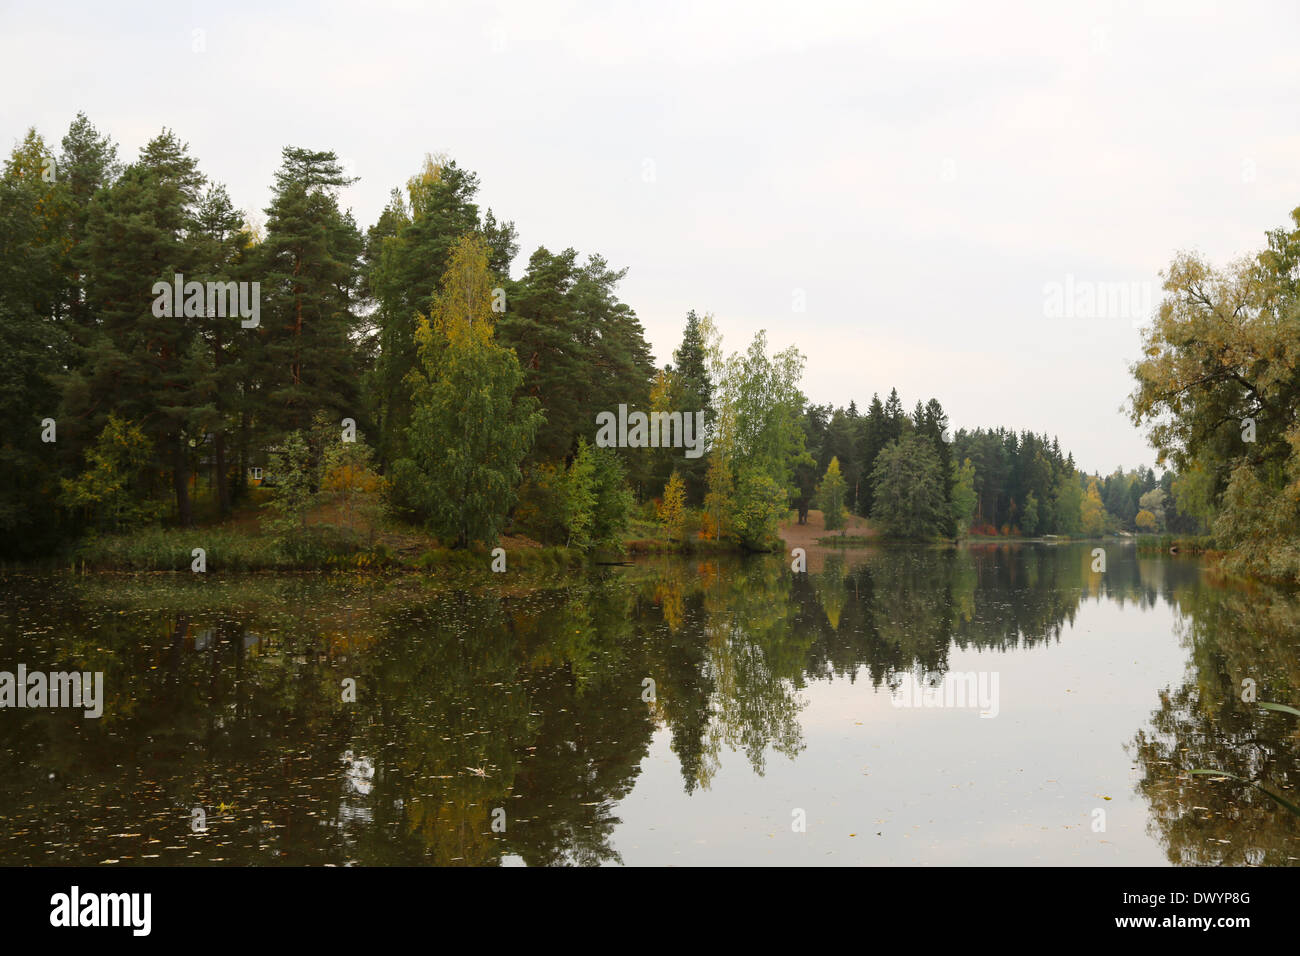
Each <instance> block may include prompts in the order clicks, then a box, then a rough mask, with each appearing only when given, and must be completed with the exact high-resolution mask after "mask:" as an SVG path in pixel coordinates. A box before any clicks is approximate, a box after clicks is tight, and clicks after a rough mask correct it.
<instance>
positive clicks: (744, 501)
mask: <svg viewBox="0 0 1300 956" xmlns="http://www.w3.org/2000/svg"><path fill="white" fill-rule="evenodd" d="M786 497H787V495H786V489H785V487H784V486H783V485H782V484H780V483H778V482H777V480H776V479H775V478H773V477H772V476H771V475H769V474H767V473H766V472H765V471H763V470H761V469H758V468H750V469H747V470H742V471H740V472H739V477H738V478H737V480H736V496H735V499H734V502H733V505H732V508H731V513H730V515H729V520H730V522H731V527H732V532H733V533H734V534H735V536H736V540H737V541H739V542H740V544H741V545H742V546H743V547H745V548H747V549H749V550H751V551H768V550H771V549H772V548H774V547H775V546H776V545H777V544H778V541H779V539H778V538H777V528H778V527H779V526H780V524H781V522H782V521H784V520H785V519H786V518H787V517H788V516H789V514H790V507H789V505H788V504H787V502H786Z"/></svg>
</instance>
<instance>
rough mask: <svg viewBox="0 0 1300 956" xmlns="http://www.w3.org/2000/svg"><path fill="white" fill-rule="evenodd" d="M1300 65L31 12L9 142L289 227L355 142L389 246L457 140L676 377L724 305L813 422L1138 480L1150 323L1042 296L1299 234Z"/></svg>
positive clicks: (1158, 45) (905, 16) (0, 77)
mask: <svg viewBox="0 0 1300 956" xmlns="http://www.w3.org/2000/svg"><path fill="white" fill-rule="evenodd" d="M195 30H202V31H204V33H203V34H202V40H203V43H202V44H201V45H203V46H204V47H205V49H203V50H202V51H201V52H196V51H195V49H194V47H195V45H196V40H195V34H194V32H193V31H195ZM1297 41H1300V5H1297V4H1295V3H1294V2H1280V3H1238V2H1234V3H1226V2H1225V3H1207V2H1198V0H1177V2H1168V3H1146V4H1121V3H1114V4H1110V3H1098V4H1063V3H1047V4H1044V3H1025V4H1005V3H987V2H986V3H981V4H977V5H976V4H957V3H952V4H936V3H917V2H907V3H898V4H892V5H874V4H873V5H866V4H862V3H844V4H829V3H822V4H818V3H808V2H800V3H789V4H772V3H764V2H742V3H735V4H715V3H707V2H701V0H686V2H677V0H656V2H655V3H653V4H637V5H635V6H634V5H631V4H626V5H625V4H614V3H574V2H565V3H555V2H544V0H536V2H531V3H530V2H523V3H485V4H468V3H453V2H441V3H439V2H433V3H416V2H388V3H384V2H370V3H363V4H356V5H353V4H343V3H327V4H322V5H316V4H305V3H304V4H285V5H282V6H278V7H277V5H275V4H270V3H248V2H242V0H237V2H220V3H217V2H195V3H190V4H186V3H160V4H138V5H135V6H134V8H133V9H132V10H131V11H130V12H126V11H124V10H123V9H120V8H119V7H118V5H116V4H90V3H86V4H65V5H60V6H59V7H56V6H55V5H54V4H50V3H48V2H39V3H18V4H15V3H9V2H5V0H0V84H3V89H4V90H5V91H6V95H5V96H4V97H3V98H0V135H2V136H4V137H5V140H4V142H3V143H2V144H0V145H3V146H4V147H5V148H6V150H7V148H8V147H9V146H10V145H11V144H12V142H13V141H15V140H17V139H18V138H20V137H21V136H22V134H23V132H24V131H25V130H26V128H27V127H28V126H31V125H35V126H36V127H37V128H38V129H39V130H40V132H41V133H42V134H44V135H45V136H46V138H47V140H49V141H52V142H53V143H55V144H57V142H58V140H59V139H60V138H61V137H62V135H63V133H64V132H65V131H66V129H67V126H68V124H69V122H70V121H71V119H72V117H73V116H74V115H75V113H76V111H77V110H78V109H82V110H85V111H86V113H87V114H88V115H89V117H90V119H91V120H92V121H93V122H94V123H95V124H96V125H97V126H98V127H99V128H100V129H101V130H103V131H105V132H108V133H110V134H111V135H112V136H113V137H114V138H115V139H116V140H117V141H118V143H119V144H120V146H121V148H122V155H123V157H124V158H127V159H131V158H134V157H135V155H136V153H137V151H138V150H139V148H140V146H142V145H143V144H144V143H145V142H146V141H147V140H148V139H149V138H150V137H151V136H153V135H155V134H156V133H157V132H158V130H159V129H160V128H161V127H162V126H164V125H166V126H170V127H172V128H173V129H174V130H175V131H176V132H177V134H178V135H179V136H181V138H182V139H184V140H186V141H187V142H188V143H189V144H190V147H191V151H192V152H193V154H194V155H196V156H197V157H198V158H199V160H200V162H201V164H202V168H203V169H204V171H205V172H206V173H207V174H208V175H209V176H210V177H211V178H213V179H215V180H217V181H220V182H224V183H225V184H226V185H227V187H228V188H229V190H230V193H231V196H232V198H233V200H234V201H235V203H236V204H237V205H240V206H244V207H246V208H249V209H255V210H259V211H260V210H261V208H262V207H264V206H265V205H266V203H267V201H268V197H269V187H270V184H271V182H272V176H273V173H274V170H275V169H276V167H277V166H278V164H279V155H280V149H281V147H283V146H285V145H296V146H307V147H313V148H326V149H333V150H335V151H336V152H337V153H338V154H339V155H340V156H341V157H343V158H345V159H347V160H349V161H350V162H351V164H352V168H353V171H354V172H355V174H356V175H359V176H361V177H362V178H361V181H360V182H359V183H357V184H356V185H355V186H353V187H351V188H350V189H349V190H347V191H346V193H345V203H346V204H348V205H350V206H351V207H352V208H353V210H354V212H355V215H356V217H357V220H358V223H359V224H360V225H361V226H362V228H365V227H366V226H368V225H369V224H370V223H371V222H373V221H374V219H375V218H376V217H377V215H378V213H379V211H380V209H381V208H382V206H383V204H384V202H385V201H386V199H387V195H388V192H389V190H390V189H391V188H392V187H394V186H398V185H401V184H403V183H404V182H405V180H406V178H407V177H408V176H410V175H411V174H412V173H413V172H415V171H416V170H417V169H418V167H419V165H420V162H421V159H422V157H423V155H424V154H425V153H426V152H438V151H445V152H447V153H448V154H450V155H451V156H452V157H453V158H455V159H456V160H457V162H458V163H460V164H461V165H462V166H464V167H467V168H469V169H471V170H474V171H475V172H477V173H478V174H479V176H480V179H481V183H482V190H481V192H480V195H479V199H480V201H481V203H482V205H483V206H485V207H486V206H491V207H493V209H494V210H495V211H496V212H497V213H498V216H503V217H504V218H507V219H513V220H514V221H515V223H516V226H517V227H518V230H519V237H520V245H521V252H520V256H519V258H518V259H517V260H516V262H515V274H516V275H518V274H519V273H520V272H521V271H522V269H523V267H524V265H525V264H526V262H527V257H528V255H529V254H530V253H531V252H532V251H533V249H535V248H536V247H537V246H538V245H546V246H547V247H548V248H550V249H552V250H559V249H563V248H565V247H566V246H573V247H574V248H576V249H578V250H579V251H580V252H583V253H588V252H598V253H600V254H602V255H604V256H605V257H606V258H607V259H608V260H609V261H610V263H611V264H613V265H614V266H616V267H622V266H627V267H629V269H630V271H629V273H628V276H627V278H626V279H625V280H624V283H623V285H622V286H621V289H620V292H621V296H622V298H623V299H624V300H625V301H627V302H628V303H629V304H630V305H631V306H632V307H633V308H634V309H635V310H636V311H637V314H638V315H639V316H640V318H641V321H642V323H643V324H644V325H645V327H646V332H647V336H648V338H649V341H650V344H651V346H652V348H653V350H654V353H655V356H656V358H657V359H658V360H659V361H660V362H663V361H664V360H666V359H667V358H668V356H669V354H670V352H671V350H672V349H673V348H674V347H675V345H676V344H677V342H678V340H679V338H680V334H681V327H682V323H683V321H684V317H685V313H686V311H687V310H688V309H691V308H694V309H697V310H699V311H711V312H713V313H714V314H715V315H716V316H717V318H718V321H719V325H720V326H721V328H722V330H723V332H724V333H725V335H726V339H727V346H728V348H729V349H730V350H735V349H740V348H743V347H744V345H745V344H747V342H748V340H749V338H750V337H751V336H752V334H753V332H754V331H755V330H757V329H759V328H766V329H767V330H768V333H769V338H770V341H771V343H772V344H773V346H776V347H782V346H784V345H787V344H791V343H793V344H795V345H797V346H798V347H799V348H800V349H801V350H802V351H803V352H804V353H805V354H806V355H807V356H808V365H807V373H806V377H805V381H804V386H805V392H806V393H807V394H808V396H809V397H810V398H811V399H812V400H814V401H817V402H832V403H835V404H847V403H848V401H849V400H850V399H857V401H858V404H859V406H860V407H864V406H865V405H866V403H867V402H868V401H869V399H870V397H871V393H872V391H880V392H882V393H887V392H888V390H889V387H890V386H891V385H896V386H897V387H898V389H899V392H900V394H901V395H902V397H903V400H904V402H905V404H906V405H907V407H908V408H909V409H910V407H911V406H912V404H914V403H915V401H916V400H917V399H918V398H929V397H930V396H932V395H933V396H935V397H937V398H938V399H939V400H940V401H941V402H942V403H943V405H944V407H945V408H946V409H947V410H948V413H949V415H950V417H951V418H952V421H953V425H954V427H960V426H967V427H973V426H975V425H981V424H982V425H989V426H994V425H1005V426H1008V427H1014V428H1017V429H1021V428H1028V429H1032V430H1034V431H1039V432H1042V431H1046V432H1048V433H1049V434H1056V435H1059V437H1060V439H1061V443H1062V445H1063V446H1064V447H1065V448H1067V449H1070V450H1073V452H1074V453H1075V457H1076V460H1077V461H1078V463H1079V464H1080V465H1081V466H1082V467H1084V468H1086V469H1087V470H1089V471H1092V470H1097V469H1100V470H1103V471H1109V470H1111V469H1113V468H1114V467H1115V466H1116V465H1119V464H1123V465H1124V466H1126V467H1131V466H1135V465H1137V464H1138V463H1140V462H1145V463H1148V464H1150V463H1152V461H1153V456H1152V453H1151V451H1150V449H1149V448H1148V447H1147V445H1146V443H1145V440H1144V439H1143V437H1142V436H1141V434H1140V433H1139V432H1137V430H1135V429H1134V428H1133V427H1132V426H1131V425H1129V424H1128V422H1127V419H1126V418H1125V417H1124V416H1123V415H1121V414H1120V412H1119V406H1120V405H1121V403H1122V402H1123V401H1124V399H1125V397H1126V396H1127V394H1128V393H1129V391H1130V390H1131V378H1130V376H1129V373H1128V366H1129V364H1130V363H1131V362H1132V361H1134V359H1135V358H1136V357H1137V354H1138V332H1137V331H1136V330H1135V329H1134V328H1133V327H1132V326H1133V323H1132V321H1130V320H1129V319H1127V318H1124V317H1120V318H1091V319H1078V318H1076V319H1059V318H1058V319H1052V318H1048V317H1047V316H1046V315H1045V306H1044V299H1045V286H1046V285H1047V284H1048V283H1053V282H1056V283H1062V284H1064V282H1065V281H1066V277H1067V275H1068V276H1072V277H1073V280H1074V282H1075V284H1076V287H1077V286H1078V285H1079V284H1080V283H1083V282H1096V283H1118V282H1158V275H1157V274H1158V272H1159V270H1160V269H1161V268H1163V267H1164V266H1165V265H1166V264H1167V263H1168V261H1169V259H1170V257H1171V256H1172V255H1173V254H1174V252H1175V251H1177V250H1179V249H1194V250H1199V251H1200V252H1202V253H1204V254H1205V255H1207V256H1209V257H1210V258H1211V259H1213V260H1215V261H1220V262H1221V261H1224V260H1226V259H1228V258H1231V257H1234V256H1236V255H1240V254H1243V253H1246V252H1250V251H1252V250H1254V249H1256V248H1258V247H1259V246H1260V245H1261V244H1262V242H1263V232H1264V230H1265V229H1268V228H1273V227H1275V226H1278V225H1281V224H1283V223H1284V222H1285V221H1286V217H1287V213H1288V211H1289V210H1291V209H1292V208H1294V207H1296V206H1300V162H1298V161H1300V130H1298V129H1297V119H1300V48H1298V47H1297ZM647 161H650V162H651V163H652V164H653V167H652V168H653V174H654V175H653V181H649V182H648V181H646V178H647V177H646V175H645V173H646V171H647V169H648V168H650V167H648V166H647ZM795 290H802V292H803V296H804V298H805V301H806V311H803V312H796V311H795V310H794V302H795ZM882 397H883V394H882Z"/></svg>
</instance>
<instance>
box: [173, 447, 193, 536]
mask: <svg viewBox="0 0 1300 956" xmlns="http://www.w3.org/2000/svg"><path fill="white" fill-rule="evenodd" d="M185 451H186V448H185V436H184V435H181V436H180V437H179V438H177V439H176V449H175V452H174V459H173V467H172V484H173V485H174V486H175V488H176V520H177V521H178V522H179V524H180V526H181V527H182V528H188V527H189V526H190V525H191V524H193V522H194V513H193V511H192V510H191V508H190V476H189V462H188V461H187V460H186V458H187V456H186V454H185Z"/></svg>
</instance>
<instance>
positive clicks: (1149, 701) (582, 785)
mask: <svg viewBox="0 0 1300 956" xmlns="http://www.w3.org/2000/svg"><path fill="white" fill-rule="evenodd" d="M1095 547H1097V545H1096V544H1060V545H1050V544H1042V543H1023V544H1000V545H999V544H971V545H967V546H962V547H958V548H944V547H922V546H914V547H913V546H898V547H877V548H874V549H869V550H859V551H852V552H844V553H839V552H830V553H822V552H818V553H816V554H814V555H810V561H809V569H808V571H807V573H801V574H796V573H793V572H792V571H791V567H790V561H789V558H788V557H780V556H760V557H753V558H747V559H742V558H730V559H718V558H714V557H710V558H708V559H687V558H682V557H673V558H663V559H656V560H652V561H649V560H648V561H644V562H635V563H633V564H632V565H630V566H623V567H600V568H596V569H593V570H592V571H590V572H588V573H582V574H575V575H571V576H569V577H564V578H553V579H541V578H533V579H515V578H512V576H511V575H510V574H505V575H494V574H491V573H489V572H487V571H486V570H485V571H484V574H483V576H482V583H481V584H474V585H472V586H468V587H466V588H462V589H459V590H451V589H448V588H446V587H441V586H437V585H435V584H431V583H430V582H429V581H428V580H426V579H422V578H418V577H415V576H407V577H395V578H379V577H373V576H370V577H367V576H346V575H336V576H326V575H250V576H234V575H227V576H219V575H210V576H207V577H202V578H200V577H198V576H180V575H142V576H126V575H123V576H107V575H105V576H95V575H86V576H76V575H72V574H68V573H64V574H15V573H10V574H8V575H6V576H4V577H2V578H0V592H2V593H3V606H4V614H3V623H0V671H6V672H14V673H16V670H17V667H18V665H20V664H21V665H23V666H24V667H25V668H26V670H27V672H28V673H29V674H30V673H32V672H38V671H39V672H66V671H72V670H76V671H81V672H90V673H96V672H97V673H102V675H103V677H102V679H103V700H102V702H101V703H102V707H103V714H102V716H100V717H98V718H94V717H87V716H85V714H84V712H83V711H82V710H78V709H75V708H69V707H59V708H55V707H45V708H26V707H25V708H17V707H6V708H4V709H0V763H2V765H3V773H0V862H2V863H4V864H10V865H12V864H26V863H31V864H98V863H121V864H137V863H145V864H217V865H246V864H262V865H266V864H285V865H304V864H312V865H321V864H329V865H386V864H448V865H555V864H579V865H591V864H613V865H618V864H626V865H638V864H641V865H645V864H650V865H693V864H742V865H750V864H752V865H772V864H813V865H816V864H825V865H852V864H870V865H876V864H893V865H953V864H959V865H960V864H995V865H1004V864H1005V865H1060V864H1074V865H1151V864H1156V865H1159V864H1165V865H1168V864H1176V865H1203V864H1235V865H1241V864H1267V865H1294V864H1296V863H1297V862H1300V817H1296V816H1294V815H1292V814H1290V813H1288V812H1287V811H1286V810H1285V809H1284V808H1282V807H1280V806H1279V805H1278V804H1276V803H1275V802H1273V801H1271V800H1270V799H1269V798H1268V797H1267V796H1266V795H1265V794H1264V793H1262V792H1261V791H1260V790H1257V789H1252V788H1251V787H1249V786H1247V785H1246V784H1244V783H1239V782H1236V781H1233V780H1231V779H1227V778H1224V777H1217V776H1207V775H1193V774H1190V773H1189V771H1190V770H1193V769H1198V768H1208V769H1214V770H1225V771H1227V772H1229V773H1232V774H1235V775H1237V776H1240V777H1245V778H1249V779H1251V780H1255V781H1258V782H1259V783H1260V784H1261V785H1262V786H1264V787H1265V788H1266V789H1269V790H1271V791H1272V792H1273V793H1276V794H1279V795H1282V796H1285V797H1289V799H1291V800H1292V801H1296V800H1297V795H1298V793H1300V791H1298V790H1297V788H1296V783H1297V780H1300V777H1298V776H1297V769H1298V767H1297V758H1298V757H1300V718H1297V717H1295V716H1292V715H1289V714H1286V713H1277V712H1270V711H1267V710H1264V709H1262V708H1260V707H1259V706H1258V703H1257V702H1255V701H1256V700H1258V701H1279V702H1282V703H1287V704H1291V705H1300V602H1297V599H1296V597H1295V596H1293V595H1289V594H1285V593H1281V592H1274V591H1270V590H1266V589H1262V588H1246V587H1242V586H1238V585H1230V584H1228V583H1225V582H1222V581H1219V580H1217V579H1216V578H1215V577H1214V576H1213V575H1212V574H1211V573H1210V572H1208V571H1207V570H1206V568H1205V567H1204V566H1203V564H1202V563H1201V562H1200V561H1199V560H1197V559H1194V558H1174V557H1168V556H1163V555H1156V556H1150V557H1148V556H1145V555H1139V554H1138V553H1137V552H1136V551H1135V549H1134V548H1133V547H1132V546H1131V545H1124V544H1121V543H1118V542H1114V543H1108V544H1106V545H1105V556H1106V567H1105V570H1104V572H1103V571H1095V570H1093V568H1094V562H1095V559H1094V556H1093V548H1095ZM1243 695H1244V696H1245V697H1246V698H1247V699H1243Z"/></svg>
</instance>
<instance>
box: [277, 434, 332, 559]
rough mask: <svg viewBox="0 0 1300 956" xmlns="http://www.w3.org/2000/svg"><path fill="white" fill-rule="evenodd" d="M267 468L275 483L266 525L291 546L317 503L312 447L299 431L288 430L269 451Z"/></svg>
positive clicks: (299, 537)
mask: <svg viewBox="0 0 1300 956" xmlns="http://www.w3.org/2000/svg"><path fill="white" fill-rule="evenodd" d="M269 469H270V473H271V474H273V475H274V476H275V486H274V494H273V496H272V498H271V502H270V505H269V507H270V509H271V512H272V515H273V517H272V518H271V520H270V521H268V522H267V523H266V526H267V529H268V530H269V531H270V532H271V534H272V535H274V536H275V537H276V538H277V539H278V540H280V541H281V542H282V543H284V544H286V545H287V546H289V547H291V548H292V547H293V546H294V542H296V541H299V540H301V535H302V533H303V532H304V531H305V529H306V527H307V512H308V511H310V510H311V508H312V506H313V505H315V504H316V496H317V489H318V485H319V482H318V478H317V468H316V467H315V466H314V465H313V463H312V460H311V448H310V446H309V445H308V443H307V439H306V437H305V436H304V435H303V433H302V432H301V431H292V432H290V433H289V434H288V435H286V436H285V437H284V440H283V441H281V442H280V444H279V445H278V446H277V447H276V448H274V449H273V450H272V451H271V454H270V457H269Z"/></svg>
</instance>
